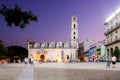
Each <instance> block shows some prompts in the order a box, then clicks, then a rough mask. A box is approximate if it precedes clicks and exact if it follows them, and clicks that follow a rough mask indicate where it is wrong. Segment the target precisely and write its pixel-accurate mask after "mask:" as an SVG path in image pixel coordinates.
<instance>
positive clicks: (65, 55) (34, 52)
mask: <svg viewBox="0 0 120 80" xmlns="http://www.w3.org/2000/svg"><path fill="white" fill-rule="evenodd" d="M78 49H79V41H78V20H77V17H76V16H72V20H71V38H70V41H68V42H65V43H63V42H60V41H59V42H57V43H55V42H52V41H51V42H50V43H48V42H43V43H40V42H34V41H29V40H28V58H30V57H33V58H34V60H35V61H37V62H39V61H45V62H47V61H52V62H67V61H68V60H74V59H77V58H78Z"/></svg>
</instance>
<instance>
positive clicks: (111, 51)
mask: <svg viewBox="0 0 120 80" xmlns="http://www.w3.org/2000/svg"><path fill="white" fill-rule="evenodd" d="M110 53H111V56H113V55H114V53H113V48H111V49H110Z"/></svg>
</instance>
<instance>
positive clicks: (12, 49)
mask: <svg viewBox="0 0 120 80" xmlns="http://www.w3.org/2000/svg"><path fill="white" fill-rule="evenodd" d="M7 50H8V53H7V56H8V58H9V59H11V61H12V62H13V59H19V58H20V59H21V60H23V59H24V58H25V57H27V56H28V50H27V49H26V48H24V47H21V46H16V45H15V46H9V47H7Z"/></svg>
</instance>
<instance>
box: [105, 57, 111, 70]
mask: <svg viewBox="0 0 120 80" xmlns="http://www.w3.org/2000/svg"><path fill="white" fill-rule="evenodd" d="M110 64H111V59H108V60H107V64H106V68H110Z"/></svg>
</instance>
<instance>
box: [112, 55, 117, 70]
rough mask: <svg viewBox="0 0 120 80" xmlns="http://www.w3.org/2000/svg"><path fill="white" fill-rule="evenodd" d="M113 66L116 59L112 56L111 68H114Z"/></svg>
mask: <svg viewBox="0 0 120 80" xmlns="http://www.w3.org/2000/svg"><path fill="white" fill-rule="evenodd" d="M115 65H116V57H115V56H113V57H112V68H115Z"/></svg>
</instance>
